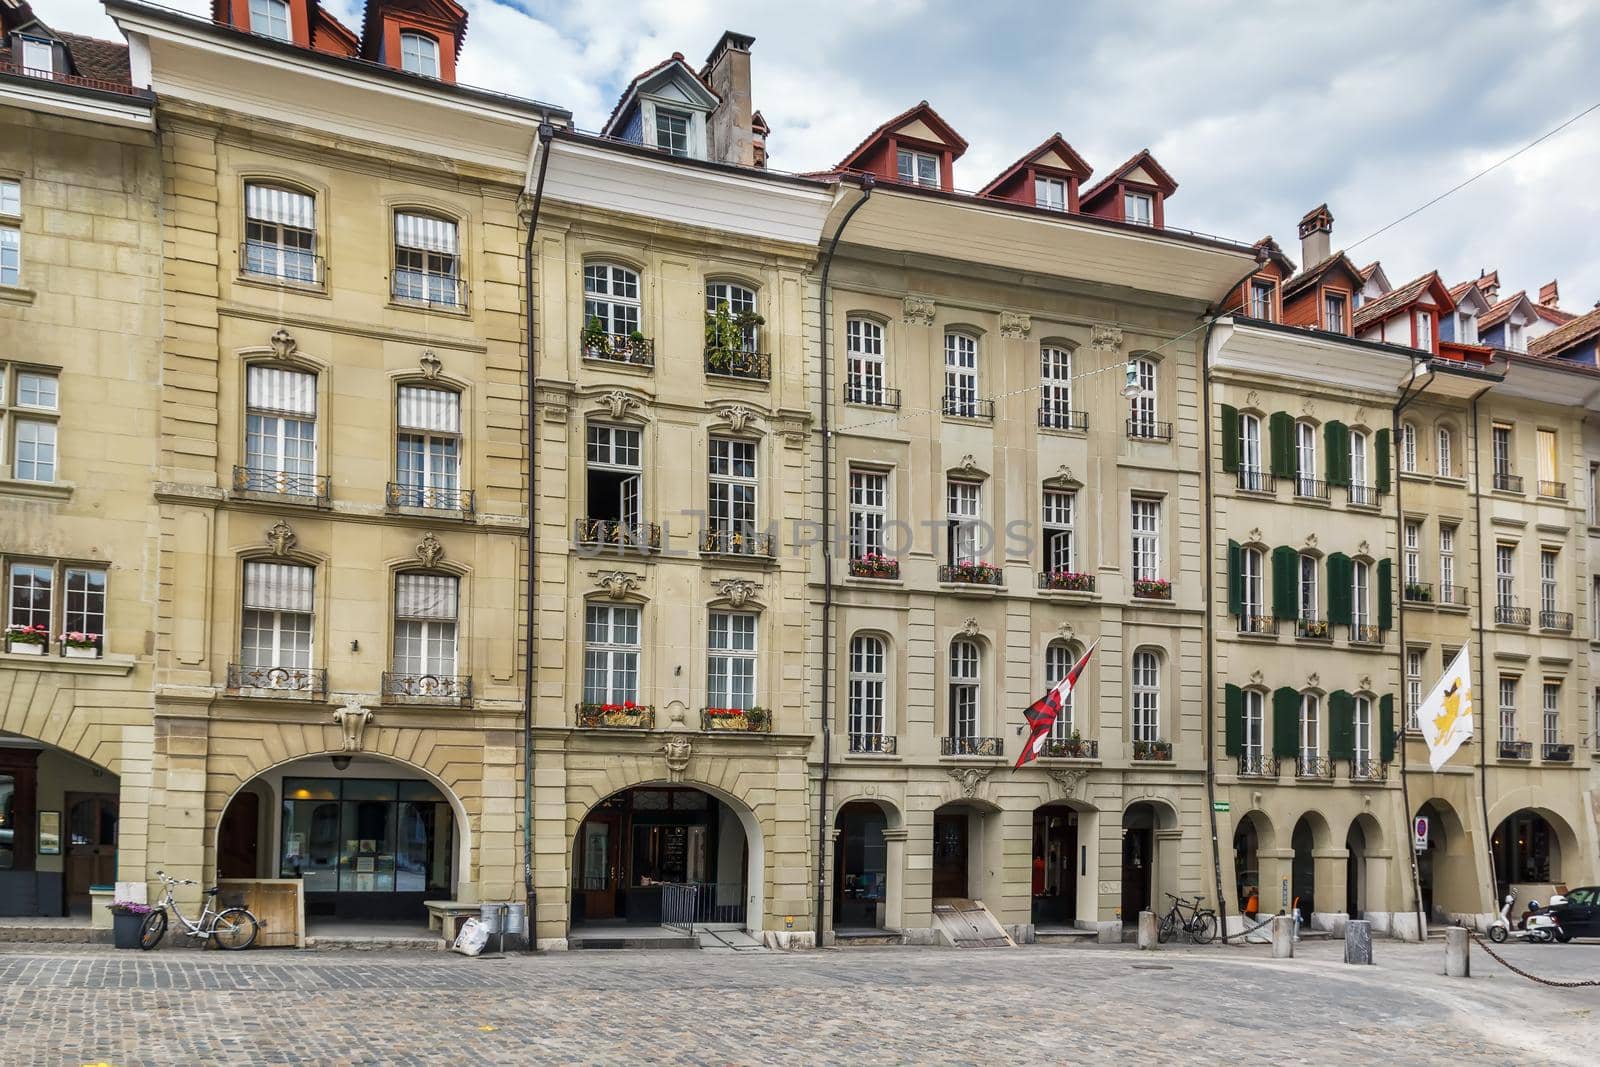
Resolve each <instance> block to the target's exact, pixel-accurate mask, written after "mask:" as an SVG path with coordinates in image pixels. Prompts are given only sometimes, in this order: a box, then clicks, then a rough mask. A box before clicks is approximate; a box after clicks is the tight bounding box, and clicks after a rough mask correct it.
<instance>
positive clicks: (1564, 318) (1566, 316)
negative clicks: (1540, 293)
mask: <svg viewBox="0 0 1600 1067" xmlns="http://www.w3.org/2000/svg"><path fill="white" fill-rule="evenodd" d="M1533 313H1534V314H1535V315H1537V316H1539V317H1540V318H1541V319H1543V320H1544V321H1546V322H1553V323H1555V324H1556V325H1557V326H1560V325H1561V324H1562V323H1564V322H1571V321H1572V320H1573V319H1575V318H1577V317H1578V313H1577V312H1576V311H1562V310H1561V309H1560V308H1553V307H1548V306H1546V305H1544V304H1541V303H1539V302H1538V301H1534V305H1533Z"/></svg>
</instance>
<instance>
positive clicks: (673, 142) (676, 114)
mask: <svg viewBox="0 0 1600 1067" xmlns="http://www.w3.org/2000/svg"><path fill="white" fill-rule="evenodd" d="M656 147H657V148H659V149H661V150H662V151H663V152H665V153H667V155H669V156H679V157H681V158H684V159H687V158H688V157H689V116H688V115H685V114H684V113H683V112H681V111H668V110H667V109H666V108H663V107H658V108H656Z"/></svg>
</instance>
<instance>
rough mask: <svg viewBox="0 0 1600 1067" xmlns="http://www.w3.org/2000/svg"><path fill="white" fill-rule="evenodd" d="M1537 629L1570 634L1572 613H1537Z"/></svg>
mask: <svg viewBox="0 0 1600 1067" xmlns="http://www.w3.org/2000/svg"><path fill="white" fill-rule="evenodd" d="M1539 629H1541V630H1550V631H1552V632H1554V633H1562V634H1570V633H1571V632H1572V612H1570V611H1541V612H1539Z"/></svg>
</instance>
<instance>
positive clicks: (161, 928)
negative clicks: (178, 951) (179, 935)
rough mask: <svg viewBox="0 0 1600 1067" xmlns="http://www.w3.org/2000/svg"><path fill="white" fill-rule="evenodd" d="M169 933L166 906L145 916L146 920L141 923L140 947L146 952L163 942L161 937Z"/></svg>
mask: <svg viewBox="0 0 1600 1067" xmlns="http://www.w3.org/2000/svg"><path fill="white" fill-rule="evenodd" d="M166 934H167V912H166V909H165V908H162V909H160V910H158V911H152V912H151V913H150V914H149V915H146V916H145V917H144V922H142V923H140V924H139V947H140V948H141V949H143V950H144V951H146V952H149V951H150V950H151V949H153V948H155V947H156V946H157V945H159V944H161V939H162V938H163V937H165V936H166Z"/></svg>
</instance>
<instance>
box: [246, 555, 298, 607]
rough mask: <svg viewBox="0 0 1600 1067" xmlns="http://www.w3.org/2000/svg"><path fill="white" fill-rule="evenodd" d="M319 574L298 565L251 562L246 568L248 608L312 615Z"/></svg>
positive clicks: (247, 563)
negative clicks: (314, 583)
mask: <svg viewBox="0 0 1600 1067" xmlns="http://www.w3.org/2000/svg"><path fill="white" fill-rule="evenodd" d="M314 575H315V571H313V570H312V568H310V567H302V566H300V565H298V564H295V563H266V562H260V561H256V560H250V561H248V562H246V563H245V565H244V606H245V607H246V608H252V609H255V610H257V611H292V612H297V613H299V614H302V615H309V614H311V608H312V595H311V593H312V579H313V576H314Z"/></svg>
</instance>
